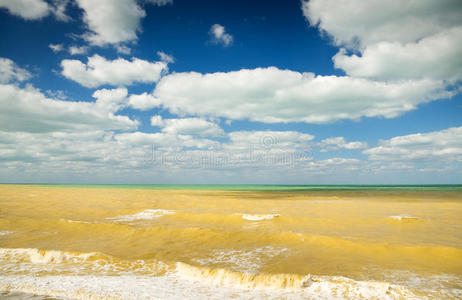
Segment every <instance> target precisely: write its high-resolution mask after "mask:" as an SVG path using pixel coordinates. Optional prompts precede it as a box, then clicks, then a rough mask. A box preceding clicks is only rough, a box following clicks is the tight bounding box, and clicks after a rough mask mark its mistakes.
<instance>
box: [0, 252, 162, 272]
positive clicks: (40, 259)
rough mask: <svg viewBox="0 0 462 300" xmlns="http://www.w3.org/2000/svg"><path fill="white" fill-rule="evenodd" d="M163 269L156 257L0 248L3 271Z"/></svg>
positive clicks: (124, 270) (125, 270) (126, 270)
mask: <svg viewBox="0 0 462 300" xmlns="http://www.w3.org/2000/svg"><path fill="white" fill-rule="evenodd" d="M167 269H168V266H167V265H166V264H164V263H162V262H160V261H157V260H141V259H139V260H119V259H116V258H114V257H112V256H110V255H105V254H102V253H98V252H89V253H78V252H66V251H59V250H39V249H35V248H0V270H1V271H2V273H4V274H22V273H23V272H27V273H28V274H35V273H42V274H43V273H47V274H69V273H72V274H76V275H87V274H95V275H121V274H131V275H146V274H149V275H157V274H160V273H164V272H165V271H166V270H167Z"/></svg>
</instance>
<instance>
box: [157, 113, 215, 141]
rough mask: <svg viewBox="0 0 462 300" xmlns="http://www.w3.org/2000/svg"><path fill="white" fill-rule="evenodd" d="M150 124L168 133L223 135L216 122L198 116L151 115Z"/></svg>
mask: <svg viewBox="0 0 462 300" xmlns="http://www.w3.org/2000/svg"><path fill="white" fill-rule="evenodd" d="M151 125H153V126H159V127H162V132H165V133H168V134H181V135H200V136H212V137H218V136H223V135H224V131H223V129H221V128H220V127H219V126H218V125H217V124H215V123H213V122H210V121H207V120H204V119H200V118H182V119H162V117H161V116H153V117H152V118H151Z"/></svg>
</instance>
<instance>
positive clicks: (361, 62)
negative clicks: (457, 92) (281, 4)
mask: <svg viewBox="0 0 462 300" xmlns="http://www.w3.org/2000/svg"><path fill="white" fill-rule="evenodd" d="M302 9H303V13H304V15H305V17H306V18H307V19H308V21H309V22H310V24H311V25H312V26H318V28H319V29H320V31H321V32H323V33H325V34H327V35H329V36H330V37H332V39H333V41H334V43H335V44H336V45H338V46H344V47H346V48H350V49H354V50H357V51H359V53H353V54H351V53H349V51H347V50H345V49H341V50H340V52H339V53H337V55H335V56H334V57H333V60H334V64H335V67H337V68H340V69H343V70H344V71H345V72H346V73H347V74H348V75H351V76H355V77H366V78H372V79H376V80H402V79H421V78H432V79H435V80H447V81H449V82H455V81H459V80H461V79H462V73H461V71H460V70H461V69H462V65H461V64H462V63H461V62H460V59H459V57H461V56H462V38H461V36H462V3H461V2H460V1H458V0H441V1H438V0H422V1H399V0H392V1H379V0H372V1H361V0H353V1H335V0H327V1H324V0H311V1H304V2H302Z"/></svg>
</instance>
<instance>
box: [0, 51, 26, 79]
mask: <svg viewBox="0 0 462 300" xmlns="http://www.w3.org/2000/svg"><path fill="white" fill-rule="evenodd" d="M31 76H32V75H31V74H30V73H29V71H27V70H26V69H23V68H20V67H19V66H18V65H17V64H16V63H15V62H14V61H12V60H11V59H8V58H3V57H0V83H9V82H14V81H25V80H27V79H29V78H30V77H31Z"/></svg>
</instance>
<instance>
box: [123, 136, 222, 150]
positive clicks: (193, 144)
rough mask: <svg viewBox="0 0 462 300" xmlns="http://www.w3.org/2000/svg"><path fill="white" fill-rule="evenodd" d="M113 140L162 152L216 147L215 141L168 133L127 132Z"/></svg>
mask: <svg viewBox="0 0 462 300" xmlns="http://www.w3.org/2000/svg"><path fill="white" fill-rule="evenodd" d="M115 139H116V140H117V141H118V142H119V143H121V144H130V145H131V146H142V145H149V146H151V145H152V146H155V147H158V149H162V150H168V151H171V150H174V149H180V150H182V149H183V148H199V149H212V148H214V147H215V146H216V145H218V142H217V141H213V140H209V139H197V138H195V137H193V136H191V135H176V134H169V133H163V132H159V133H145V132H139V131H137V132H129V133H122V134H118V135H116V136H115Z"/></svg>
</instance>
